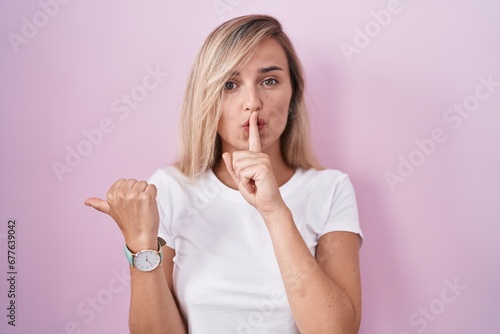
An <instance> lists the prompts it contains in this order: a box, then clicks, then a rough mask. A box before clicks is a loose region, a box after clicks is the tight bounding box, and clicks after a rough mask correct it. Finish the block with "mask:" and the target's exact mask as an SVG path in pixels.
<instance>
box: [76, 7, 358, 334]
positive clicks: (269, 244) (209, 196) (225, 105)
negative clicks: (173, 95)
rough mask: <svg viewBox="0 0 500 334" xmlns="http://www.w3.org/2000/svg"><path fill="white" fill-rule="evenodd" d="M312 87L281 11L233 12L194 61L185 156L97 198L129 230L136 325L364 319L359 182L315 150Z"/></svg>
mask: <svg viewBox="0 0 500 334" xmlns="http://www.w3.org/2000/svg"><path fill="white" fill-rule="evenodd" d="M303 94H304V79H303V74H302V69H301V65H300V62H299V60H298V58H297V55H296V53H295V51H294V48H293V46H292V43H291V42H290V40H289V39H288V37H287V36H286V35H285V34H284V32H283V31H282V28H281V25H280V23H279V22H278V21H277V20H276V19H274V18H272V17H269V16H262V15H252V16H244V17H239V18H236V19H233V20H230V21H228V22H226V23H224V24H222V25H221V26H220V27H218V28H217V29H215V30H214V31H213V32H212V33H211V34H210V36H209V37H208V38H207V40H206V41H205V43H204V45H203V47H202V49H201V51H200V53H199V55H198V57H197V59H196V61H195V64H194V67H193V69H192V72H191V76H190V79H189V83H188V86H187V90H186V94H185V99H184V104H183V107H182V116H181V128H180V156H179V162H178V163H177V164H176V166H169V167H166V168H163V169H160V170H158V171H157V172H156V173H155V174H154V175H153V176H152V178H151V179H150V180H149V183H148V182H145V181H137V180H135V179H128V180H127V179H120V180H118V181H117V182H115V183H114V184H113V185H112V186H111V188H110V190H109V191H108V193H107V198H106V200H102V199H98V198H89V199H87V200H86V201H85V204H86V205H89V206H92V207H94V208H95V209H97V210H99V211H101V212H104V213H106V214H108V215H110V216H111V217H112V218H113V219H114V220H115V221H116V223H117V224H118V226H119V227H120V229H121V231H122V233H123V236H124V238H125V243H126V246H125V253H126V255H127V258H128V259H129V262H130V263H131V267H132V268H131V280H132V283H131V285H132V296H131V306H130V331H131V332H132V333H148V334H151V333H196V334H197V333H203V334H206V333H214V334H215V333H216V334H225V333H273V334H276V333H286V334H290V333H328V334H334V333H344V334H345V333H357V332H358V329H359V325H360V319H361V287H360V273H359V260H358V251H359V247H360V242H361V230H360V227H359V222H358V213H357V207H356V199H355V194H354V190H353V188H352V185H351V183H350V181H349V178H348V176H347V175H346V174H344V173H342V172H340V171H338V170H333V169H323V168H321V167H320V166H319V165H318V163H317V162H316V160H315V158H314V154H313V152H312V150H311V148H310V145H309V137H308V122H307V114H306V109H305V106H304V100H303ZM165 242H166V244H165Z"/></svg>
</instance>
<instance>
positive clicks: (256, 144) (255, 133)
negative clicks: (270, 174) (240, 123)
mask: <svg viewBox="0 0 500 334" xmlns="http://www.w3.org/2000/svg"><path fill="white" fill-rule="evenodd" d="M257 116H258V113H257V112H256V111H254V112H252V113H251V114H250V120H249V121H248V123H249V130H248V150H249V151H253V152H260V151H261V146H260V135H259V125H258V124H257Z"/></svg>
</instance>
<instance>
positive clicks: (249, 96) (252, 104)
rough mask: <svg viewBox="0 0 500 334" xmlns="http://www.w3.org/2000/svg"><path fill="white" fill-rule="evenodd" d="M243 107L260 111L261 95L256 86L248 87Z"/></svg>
mask: <svg viewBox="0 0 500 334" xmlns="http://www.w3.org/2000/svg"><path fill="white" fill-rule="evenodd" d="M242 99H243V100H242V107H243V108H242V109H243V110H244V111H247V110H248V111H250V112H252V111H258V110H260V108H261V107H262V103H261V101H260V97H259V95H258V92H257V90H256V89H255V87H248V88H247V89H245V92H244V94H243V97H242Z"/></svg>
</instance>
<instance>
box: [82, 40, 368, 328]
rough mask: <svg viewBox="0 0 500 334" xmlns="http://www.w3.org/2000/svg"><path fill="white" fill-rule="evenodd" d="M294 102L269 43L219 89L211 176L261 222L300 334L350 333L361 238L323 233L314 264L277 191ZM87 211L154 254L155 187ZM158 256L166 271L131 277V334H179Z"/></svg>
mask: <svg viewBox="0 0 500 334" xmlns="http://www.w3.org/2000/svg"><path fill="white" fill-rule="evenodd" d="M291 94H292V88H291V80H290V74H289V69H288V62H287V58H286V55H285V53H284V51H283V49H282V48H281V46H280V45H279V44H278V43H277V42H276V41H275V40H273V39H269V40H267V41H265V42H263V43H262V44H261V46H260V47H259V48H258V50H257V51H256V53H255V54H254V55H253V56H252V58H251V59H250V60H249V62H248V63H247V64H246V65H245V66H244V67H243V68H242V69H241V71H240V72H239V73H237V74H236V75H235V76H234V77H233V78H232V79H231V80H230V82H228V83H227V84H226V89H225V92H224V94H223V110H222V116H221V119H220V122H219V127H218V133H219V135H220V137H221V140H222V149H223V152H225V153H224V154H223V156H222V157H223V160H222V161H220V162H219V163H218V164H217V165H216V166H215V167H214V173H215V174H216V175H217V177H218V178H219V179H220V180H221V182H223V183H224V184H225V185H227V186H228V187H231V188H233V189H238V190H239V191H240V193H241V195H242V196H243V197H244V198H245V199H246V201H247V202H248V203H249V204H250V205H252V206H254V207H255V208H256V209H257V210H258V211H259V213H260V214H261V216H262V217H263V220H264V222H265V224H266V226H267V228H268V231H269V235H270V237H271V240H272V243H273V248H274V253H275V256H276V258H277V261H278V265H279V269H280V272H281V276H282V278H283V282H284V285H285V290H286V293H287V298H288V301H289V303H290V307H291V310H292V313H293V315H294V318H295V322H296V324H297V326H298V328H299V330H300V332H301V333H305V334H307V333H334V334H335V333H357V332H358V330H359V325H360V319H361V284H360V275H359V254H358V250H359V242H360V241H359V237H358V236H357V235H356V234H354V233H349V232H332V233H328V234H326V235H324V236H322V237H321V238H320V239H319V242H318V247H317V252H316V257H314V256H312V255H311V253H310V251H309V249H308V248H307V246H306V244H305V242H304V240H303V239H302V236H301V235H300V233H299V231H298V230H297V228H296V226H295V223H294V221H293V216H292V214H291V212H290V210H289V208H288V207H287V206H286V204H285V202H284V201H283V198H282V197H281V194H280V191H279V186H281V185H283V184H284V183H286V182H287V181H288V180H289V179H290V177H291V176H292V175H293V173H294V170H293V168H291V167H290V166H288V165H287V164H286V163H285V161H284V160H283V157H282V155H281V150H280V141H279V138H280V136H281V134H282V132H283V130H284V127H285V125H286V119H287V113H288V109H289V104H290V98H291ZM246 123H247V124H248V126H244V125H245V124H246ZM85 204H86V205H89V206H92V207H94V208H95V209H97V210H99V211H101V212H104V213H106V214H108V215H110V216H111V217H112V218H113V219H114V220H115V221H116V223H117V224H118V226H119V227H120V229H121V231H122V233H123V236H124V237H125V242H126V243H127V245H128V246H129V248H130V249H131V250H132V251H139V250H142V249H156V247H157V246H156V245H157V244H156V236H157V232H158V225H159V218H158V208H157V203H156V188H155V186H154V185H148V184H147V183H146V182H144V181H137V180H135V179H131V180H125V179H120V180H118V181H117V182H116V183H115V184H114V185H113V186H112V187H111V189H110V190H109V192H108V194H107V199H106V200H101V199H98V198H89V199H87V200H86V201H85ZM163 251H164V262H163V264H162V265H161V267H162V268H163V270H153V271H152V272H147V273H145V272H140V271H139V270H137V269H135V268H131V276H132V295H131V309H130V329H131V332H132V333H144V332H147V333H186V329H187V325H186V323H185V321H184V319H183V316H182V313H181V312H180V311H179V307H178V305H177V302H176V299H175V294H174V292H173V284H172V271H173V262H172V259H173V257H174V255H175V252H174V250H172V249H171V248H169V247H163ZM152 286H154V287H155V288H154V289H151V288H150V287H152ZM152 310H161V312H160V311H158V312H152Z"/></svg>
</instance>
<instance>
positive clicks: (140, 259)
mask: <svg viewBox="0 0 500 334" xmlns="http://www.w3.org/2000/svg"><path fill="white" fill-rule="evenodd" d="M159 265H160V255H159V254H158V253H157V252H155V251H152V250H143V251H141V252H139V253H137V254H136V256H134V267H136V268H137V269H139V270H140V271H151V270H153V269H155V268H156V267H158V266H159Z"/></svg>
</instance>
